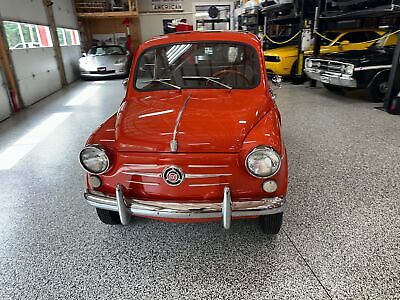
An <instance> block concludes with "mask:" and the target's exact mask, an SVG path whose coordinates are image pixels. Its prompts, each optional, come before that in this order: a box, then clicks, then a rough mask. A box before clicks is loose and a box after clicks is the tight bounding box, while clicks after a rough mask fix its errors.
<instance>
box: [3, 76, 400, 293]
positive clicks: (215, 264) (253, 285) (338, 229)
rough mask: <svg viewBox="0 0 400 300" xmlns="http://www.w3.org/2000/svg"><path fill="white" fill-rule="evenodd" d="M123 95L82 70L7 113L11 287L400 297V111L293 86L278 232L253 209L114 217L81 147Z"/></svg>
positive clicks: (6, 288)
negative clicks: (196, 216)
mask: <svg viewBox="0 0 400 300" xmlns="http://www.w3.org/2000/svg"><path fill="white" fill-rule="evenodd" d="M122 95H123V89H122V87H121V84H120V81H118V80H116V81H109V82H102V81H99V82H77V83H75V84H73V85H72V86H70V87H69V88H68V89H66V90H63V91H61V92H59V93H56V94H54V95H52V96H50V97H48V99H46V100H44V101H41V102H39V103H37V104H36V105H34V106H32V107H30V108H28V109H26V110H25V111H23V112H22V113H19V114H17V115H15V116H13V117H12V118H10V119H8V120H6V121H5V122H2V123H0V162H1V163H2V164H1V165H0V182H1V191H0V299H330V298H333V299H400V217H399V216H400V208H399V207H400V205H399V203H400V193H399V191H400V117H399V116H391V115H389V114H386V113H384V112H381V111H379V110H375V109H373V107H374V106H376V104H372V103H368V102H366V101H364V100H362V95H361V94H359V93H354V94H351V95H349V97H348V98H343V97H341V96H340V95H335V94H331V93H329V92H328V91H326V90H325V89H322V88H317V89H310V88H305V87H303V86H285V87H284V88H283V89H282V90H280V91H279V99H278V104H279V107H280V109H281V111H282V116H283V122H284V127H283V132H284V136H285V140H286V145H287V148H288V154H289V159H290V190H289V202H288V206H287V211H286V213H285V220H284V225H283V231H282V232H281V233H280V234H279V235H278V236H276V237H270V236H264V235H263V234H261V232H260V231H259V228H258V226H257V224H256V222H254V221H250V222H249V221H240V222H235V223H234V224H233V227H232V229H231V230H230V231H228V232H226V231H224V230H223V229H222V227H221V225H220V224H216V223H213V224H171V223H161V222H156V221H151V220H143V219H140V220H136V221H135V222H134V223H133V224H131V225H130V226H129V227H110V226H106V225H104V224H102V223H100V221H98V220H97V217H96V215H95V212H94V210H93V209H92V208H91V207H88V206H86V205H85V203H84V202H83V200H82V192H83V171H82V170H81V169H80V167H79V164H78V160H77V154H78V152H79V150H80V148H81V146H82V145H83V144H84V142H85V139H86V138H87V136H88V135H89V134H90V133H91V132H92V130H93V129H94V128H95V127H96V126H97V125H98V124H99V123H100V122H101V121H103V120H104V119H105V118H106V117H107V116H108V115H110V114H111V113H112V112H113V111H114V110H115V109H116V108H117V106H118V104H119V102H120V100H121V98H122ZM5 154H7V158H6V159H5V158H4V157H5Z"/></svg>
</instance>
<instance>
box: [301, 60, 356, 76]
mask: <svg viewBox="0 0 400 300" xmlns="http://www.w3.org/2000/svg"><path fill="white" fill-rule="evenodd" d="M310 61H311V62H312V68H313V69H318V70H320V71H322V72H324V73H330V74H335V75H344V74H345V72H346V67H347V66H349V65H350V64H346V63H343V62H339V61H333V60H325V59H310ZM307 68H309V67H308V66H307Z"/></svg>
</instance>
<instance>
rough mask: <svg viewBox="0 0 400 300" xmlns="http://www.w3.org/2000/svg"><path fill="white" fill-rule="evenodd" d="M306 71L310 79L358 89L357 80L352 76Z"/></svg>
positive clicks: (312, 70) (313, 70)
mask: <svg viewBox="0 0 400 300" xmlns="http://www.w3.org/2000/svg"><path fill="white" fill-rule="evenodd" d="M304 71H305V73H306V74H307V76H308V77H310V78H311V79H314V80H317V81H320V82H322V83H326V84H332V85H336V86H343V87H351V88H356V87H357V80H355V79H354V78H352V77H350V76H346V77H344V76H342V75H341V74H332V73H324V72H323V71H320V70H316V69H305V70H304Z"/></svg>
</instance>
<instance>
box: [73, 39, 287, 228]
mask: <svg viewBox="0 0 400 300" xmlns="http://www.w3.org/2000/svg"><path fill="white" fill-rule="evenodd" d="M280 125H281V120H280V114H279V111H278V109H277V107H276V105H275V102H274V100H273V99H272V96H271V93H270V90H269V87H268V83H267V74H266V71H265V68H264V57H263V54H262V46H261V43H260V41H259V40H258V39H257V37H256V36H255V35H253V34H250V33H239V32H215V31H214V32H190V33H189V32H185V33H175V34H171V35H166V36H160V37H156V38H153V39H152V40H149V41H147V42H145V43H144V44H143V45H141V46H140V47H139V49H138V51H137V53H136V56H135V58H134V60H133V67H132V70H131V74H130V78H129V81H128V82H127V92H126V96H125V99H124V100H123V101H122V103H121V106H120V108H119V110H118V112H117V113H116V114H115V115H113V116H111V117H110V118H109V119H108V120H107V121H105V123H103V124H102V125H101V126H100V127H99V128H98V129H97V130H96V131H95V132H94V133H93V134H92V135H91V136H90V138H89V140H88V141H87V145H86V147H85V148H84V149H83V150H82V151H81V153H80V162H81V164H82V166H83V168H84V169H85V170H86V171H87V172H88V175H87V191H86V192H85V198H86V200H87V202H88V203H89V204H90V205H92V206H94V207H96V210H97V214H98V216H99V218H100V220H101V221H103V222H104V223H107V224H118V223H122V224H124V225H126V224H128V223H129V221H130V219H131V218H132V217H145V218H152V219H157V220H164V221H173V222H205V221H216V220H222V224H223V226H224V227H225V228H226V229H228V228H229V227H230V226H231V221H232V219H239V218H259V219H260V224H261V228H262V229H263V230H264V231H265V232H266V233H278V232H279V229H280V227H281V224H282V214H283V207H284V203H285V196H286V192H287V180H288V163H287V157H286V150H285V145H284V143H283V140H282V136H281V132H280Z"/></svg>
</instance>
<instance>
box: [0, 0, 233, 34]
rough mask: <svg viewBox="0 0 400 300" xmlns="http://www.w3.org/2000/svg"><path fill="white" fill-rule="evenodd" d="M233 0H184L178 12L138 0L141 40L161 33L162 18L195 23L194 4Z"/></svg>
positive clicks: (231, 0)
mask: <svg viewBox="0 0 400 300" xmlns="http://www.w3.org/2000/svg"><path fill="white" fill-rule="evenodd" d="M0 1H1V0H0ZM233 3H234V1H233V0H214V1H211V0H184V1H183V3H182V9H183V12H178V13H173V12H172V13H169V12H167V13H163V12H154V11H153V8H152V1H150V0H139V11H140V16H139V17H140V31H141V36H142V41H146V40H148V39H149V38H152V37H154V36H157V35H161V34H163V33H164V32H163V19H187V21H188V23H190V24H191V25H193V26H194V27H196V26H195V25H196V24H195V15H194V14H195V10H194V6H195V5H196V4H199V5H213V4H215V5H218V4H223V5H226V4H230V5H233Z"/></svg>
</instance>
